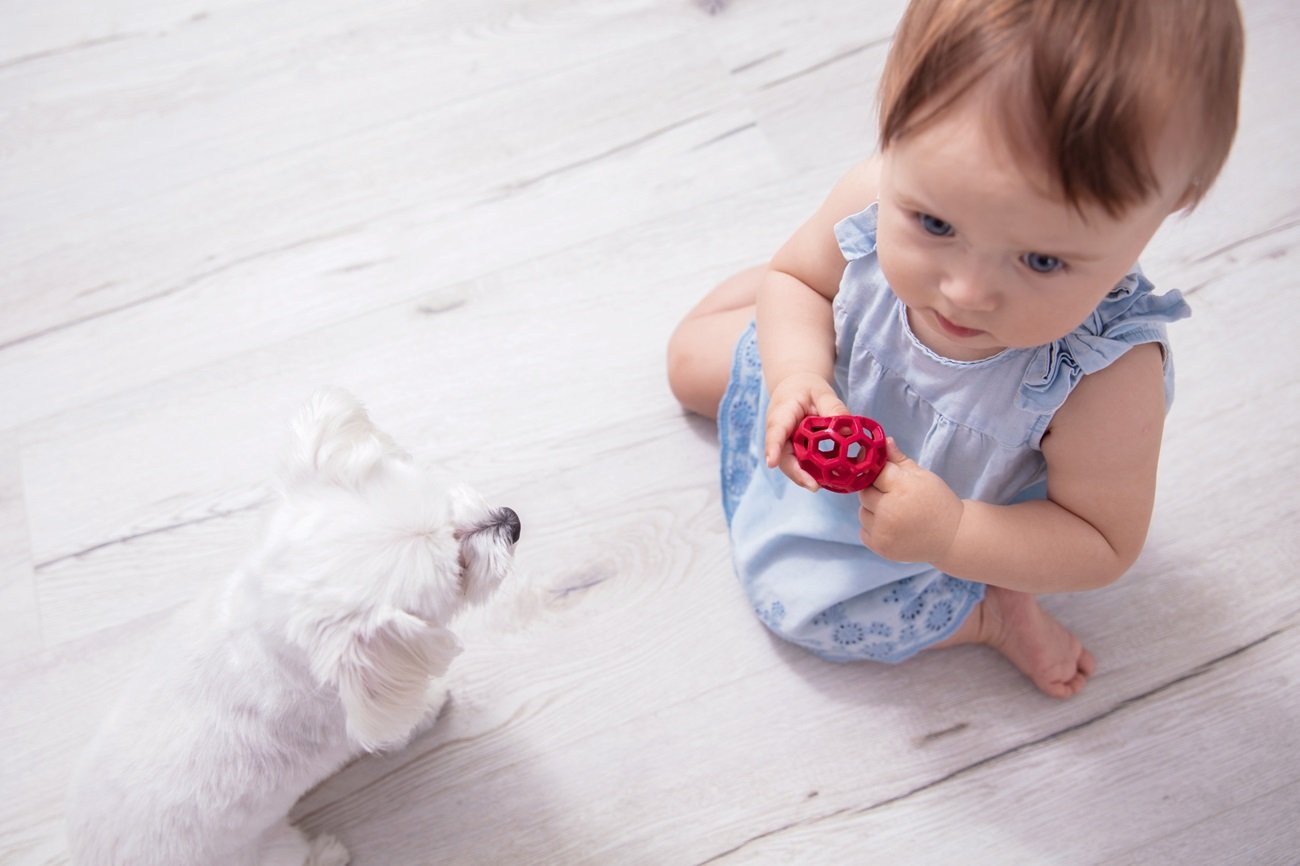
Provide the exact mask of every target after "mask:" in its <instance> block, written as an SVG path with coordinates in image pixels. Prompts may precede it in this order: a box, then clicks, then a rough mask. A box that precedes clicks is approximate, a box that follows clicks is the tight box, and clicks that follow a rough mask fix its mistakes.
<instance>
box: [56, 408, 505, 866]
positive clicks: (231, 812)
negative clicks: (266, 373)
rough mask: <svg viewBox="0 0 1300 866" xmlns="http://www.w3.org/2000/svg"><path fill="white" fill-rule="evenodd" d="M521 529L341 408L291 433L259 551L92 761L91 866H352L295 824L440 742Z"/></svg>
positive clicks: (165, 660) (74, 826) (74, 825)
mask: <svg viewBox="0 0 1300 866" xmlns="http://www.w3.org/2000/svg"><path fill="white" fill-rule="evenodd" d="M518 538H519V518H518V517H517V516H516V515H515V513H514V512H513V511H511V510H510V509H508V508H490V507H488V505H487V504H486V503H484V502H483V500H482V499H481V498H480V497H479V496H478V495H477V494H475V493H473V492H472V491H470V490H469V489H467V488H464V487H458V488H455V489H453V490H451V491H447V490H445V489H444V488H443V487H441V486H440V485H439V484H438V483H437V482H436V481H435V480H434V479H433V477H432V476H431V475H430V474H429V473H427V472H426V471H424V470H421V469H420V468H418V467H417V466H416V465H415V464H414V463H412V461H411V458H410V457H409V456H408V455H407V454H405V453H404V452H403V451H401V450H400V449H399V448H398V447H397V446H396V445H394V444H393V442H392V440H390V439H389V438H388V437H387V436H385V435H384V434H383V433H381V432H380V431H378V430H376V429H375V427H374V426H373V425H372V424H371V423H370V419H369V418H368V417H367V416H366V412H365V410H364V409H362V407H361V406H360V405H359V404H358V403H357V402H356V401H355V400H353V399H352V398H351V397H350V396H349V395H347V394H346V393H344V392H342V391H338V390H326V391H322V392H320V393H318V394H316V395H315V396H314V397H313V398H312V400H311V402H310V403H309V404H308V405H307V407H306V408H305V409H304V410H303V411H302V413H301V414H300V415H299V416H298V418H297V419H296V420H295V422H294V446H293V448H292V451H291V454H290V457H289V459H288V461H287V465H286V466H285V468H284V471H283V473H282V478H281V495H280V497H279V501H278V503H277V506H276V509H275V511H274V513H273V514H272V517H271V523H270V528H269V531H268V533H267V537H266V539H265V541H264V542H263V543H262V545H261V547H260V549H258V550H257V551H256V552H255V553H254V554H253V555H252V556H251V557H249V558H248V560H247V561H246V562H245V563H244V565H243V566H242V567H240V568H238V569H237V570H236V571H235V573H234V574H233V575H232V576H231V577H230V578H229V579H228V580H227V581H225V583H224V585H223V586H221V587H219V588H217V591H215V592H213V593H212V594H211V596H210V597H208V598H206V599H205V601H204V602H202V603H198V604H195V605H191V606H190V607H189V608H187V609H186V611H185V612H184V613H182V614H181V615H180V617H179V620H178V622H177V628H176V631H175V632H174V634H173V636H172V637H171V638H170V639H169V640H164V641H163V643H162V645H161V646H160V647H159V649H158V651H157V652H156V653H155V655H154V656H153V658H152V659H151V660H150V662H149V663H148V664H147V665H146V666H145V669H144V670H143V671H142V672H141V674H140V675H139V676H137V677H136V678H135V679H134V680H133V681H132V682H131V683H130V684H129V685H128V686H127V687H126V689H125V691H124V693H123V694H122V696H121V699H120V701H119V703H118V705H117V706H116V707H115V708H114V709H113V711H112V712H111V713H110V715H109V718H108V720H107V721H106V722H105V724H104V726H103V728H102V729H101V730H100V731H99V733H98V734H97V736H96V737H95V738H94V740H93V741H92V742H91V744H90V745H89V747H88V751H87V754H86V755H85V757H84V758H83V760H82V762H81V765H80V766H79V768H78V771H77V774H76V777H75V779H74V781H73V785H72V792H71V796H70V798H69V804H68V837H69V842H70V844H71V848H72V853H73V860H74V862H75V863H79V864H82V866H107V864H115V866H116V864H121V866H153V864H157V866H187V864H193V866H273V864H283V866H304V864H312V866H341V864H344V863H346V862H347V861H348V853H347V851H346V849H344V848H343V846H342V845H341V844H339V843H338V842H337V841H336V840H334V839H333V838H332V837H329V836H321V837H318V838H316V839H315V840H312V841H311V842H308V841H307V839H306V838H305V837H304V836H303V834H302V833H301V832H300V831H299V830H298V829H296V828H294V827H292V826H290V825H289V823H288V822H287V820H286V818H285V816H286V815H287V814H288V812H289V808H290V807H291V806H292V805H293V804H294V801H296V800H297V799H298V798H299V797H300V796H301V795H302V794H303V793H305V792H306V791H307V790H308V789H309V788H311V787H312V786H313V785H315V784H316V783H318V782H320V781H321V780H322V779H324V778H325V777H326V776H328V775H329V774H331V773H333V772H334V771H335V770H337V769H338V768H339V767H340V766H341V765H342V764H343V763H345V762H346V761H347V760H348V759H349V758H351V757H353V756H355V755H357V754H358V753H360V752H362V751H373V750H376V749H385V748H393V747H397V746H400V745H402V744H404V743H405V742H406V741H407V740H408V739H409V738H410V737H411V736H412V735H413V734H415V733H417V732H418V731H419V730H422V729H423V728H424V727H425V726H427V725H430V724H432V720H433V718H434V717H435V716H436V714H437V712H438V708H439V705H440V704H441V700H442V696H443V694H445V693H444V692H443V691H442V690H441V689H439V688H438V687H437V685H436V683H435V681H434V679H433V678H435V677H438V676H441V675H442V674H443V673H444V672H445V671H446V670H447V666H448V664H450V662H451V661H452V659H453V658H454V657H455V656H456V654H457V653H458V652H460V643H459V641H458V640H457V638H456V636H455V635H454V634H452V633H451V632H450V631H448V630H447V624H448V622H449V621H450V620H451V618H452V617H453V616H454V615H455V614H456V612H457V611H458V610H460V609H461V608H462V607H463V606H464V605H465V604H466V603H476V602H481V601H483V600H485V599H486V598H487V597H488V596H489V595H490V594H491V593H492V591H493V590H494V589H495V588H496V587H497V586H498V585H499V584H500V582H501V581H502V579H503V578H504V577H505V576H506V574H507V572H508V571H509V569H510V564H511V560H512V558H513V554H514V545H515V542H516V541H517V540H518Z"/></svg>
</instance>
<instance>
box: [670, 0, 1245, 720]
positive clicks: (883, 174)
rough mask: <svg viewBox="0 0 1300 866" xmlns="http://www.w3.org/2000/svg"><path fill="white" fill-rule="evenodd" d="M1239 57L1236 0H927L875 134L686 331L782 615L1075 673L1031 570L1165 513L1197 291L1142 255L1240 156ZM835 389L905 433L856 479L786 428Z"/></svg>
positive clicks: (1123, 552) (1060, 566)
mask: <svg viewBox="0 0 1300 866" xmlns="http://www.w3.org/2000/svg"><path fill="white" fill-rule="evenodd" d="M1241 62H1242V27H1241V21H1240V16H1239V14H1238V10H1237V7H1236V4H1235V3H1234V2H1233V0H1160V2H1151V0H1108V2H1096V0H913V2H912V3H911V4H910V6H909V7H908V9H907V11H906V13H905V15H904V17H903V20H902V22H901V24H900V26H899V29H898V32H897V34H896V36H895V39H894V44H893V47H892V49H891V50H890V53H889V57H888V60H887V61H886V65H885V69H884V73H883V76H882V79H881V85H880V106H879V110H880V116H879V126H880V148H879V152H878V153H877V154H875V155H874V156H872V157H871V158H869V159H867V160H866V161H864V162H862V163H861V164H859V165H857V166H855V167H854V168H852V169H851V170H850V171H849V172H848V174H847V175H846V176H845V177H844V178H843V179H842V180H841V181H840V182H839V183H838V184H837V185H836V187H835V188H834V189H833V190H831V192H830V195H829V196H828V197H827V199H826V201H825V202H824V203H823V204H822V206H821V208H820V209H819V210H818V211H817V212H816V213H815V214H813V216H812V217H811V218H810V219H809V220H808V221H807V222H806V223H805V224H804V225H803V226H802V227H800V228H799V229H798V230H797V231H796V232H795V233H794V235H793V236H792V237H791V238H790V239H789V240H788V241H787V242H786V243H785V245H784V246H783V247H781V249H780V250H778V251H777V253H776V255H775V257H773V259H772V260H771V262H770V263H769V264H767V265H766V266H763V267H756V268H752V269H750V270H747V271H743V272H741V273H739V274H737V275H735V276H733V277H731V278H730V279H728V280H727V281H725V282H724V283H722V284H721V285H719V286H718V287H717V288H715V289H714V290H713V291H712V292H711V293H710V294H709V295H708V296H707V297H705V298H704V300H703V301H701V302H700V304H699V305H698V306H696V307H695V309H694V310H692V311H691V312H690V313H689V314H688V315H687V317H686V319H685V320H684V321H683V322H682V323H681V324H680V325H679V326H678V328H677V330H676V332H675V333H674V334H673V336H672V339H671V341H670V343H669V349H668V367H669V371H668V372H669V382H670V385H671V387H672V390H673V393H674V394H675V395H676V397H677V398H678V400H679V401H680V402H681V403H682V405H683V406H685V407H686V408H687V409H690V410H692V411H694V412H698V413H700V414H701V415H706V416H714V415H715V414H716V416H717V418H718V425H719V438H720V441H721V445H722V486H723V504H724V508H725V511H726V516H727V520H728V524H729V527H730V532H731V541H732V552H733V558H734V562H735V567H736V571H737V573H738V576H739V578H740V581H741V584H742V585H743V587H744V590H745V592H746V594H747V595H748V596H749V599H750V602H751V603H752V605H753V607H754V610H755V612H756V613H757V614H758V616H759V617H760V618H761V619H762V621H763V622H764V623H765V624H766V625H767V626H768V627H769V628H770V629H771V630H772V631H773V632H775V633H776V634H778V635H779V636H781V637H782V638H785V639H786V640H789V641H792V642H794V643H796V644H799V645H801V646H804V647H806V648H808V649H810V650H812V651H813V652H815V653H817V654H818V655H820V656H822V657H824V658H827V659H831V660H836V661H847V660H856V659H873V660H877V661H885V662H898V661H902V660H903V659H906V658H908V657H910V656H912V655H914V654H915V653H917V652H919V651H921V650H924V649H933V648H937V647H946V646H953V645H956V644H965V643H983V644H988V645H990V646H992V647H994V648H996V649H997V650H999V651H1000V652H1001V653H1002V654H1003V655H1005V656H1006V657H1007V659H1009V660H1010V661H1011V662H1012V663H1013V664H1015V665H1016V667H1018V668H1019V669H1020V670H1021V671H1023V672H1024V673H1025V674H1026V675H1027V676H1028V677H1029V678H1030V679H1031V680H1032V681H1033V682H1034V684H1035V685H1036V686H1038V688H1039V689H1041V690H1042V691H1044V692H1046V693H1047V694H1049V695H1052V696H1055V697H1061V698H1064V697H1069V696H1071V695H1074V694H1076V693H1077V692H1078V691H1079V689H1081V688H1082V687H1083V685H1084V683H1085V682H1086V680H1087V679H1088V677H1089V676H1090V675H1091V674H1092V673H1093V671H1094V668H1095V662H1094V659H1093V657H1092V655H1091V653H1089V652H1088V650H1087V649H1085V648H1084V647H1083V645H1082V644H1081V643H1080V641H1079V640H1078V638H1076V637H1075V636H1074V635H1073V634H1071V633H1070V632H1069V631H1067V630H1066V629H1065V628H1064V627H1063V626H1062V625H1061V624H1060V623H1059V622H1057V621H1056V620H1055V619H1053V618H1052V617H1050V616H1049V615H1048V614H1047V613H1046V612H1044V611H1043V610H1042V608H1041V607H1040V606H1039V604H1038V602H1037V599H1036V596H1037V595H1038V594H1040V593H1049V592H1073V591H1079V590H1085V589H1096V588H1099V587H1103V586H1106V585H1108V584H1110V583H1111V582H1113V581H1115V580H1116V579H1117V578H1119V577H1120V575H1122V574H1123V573H1124V572H1125V571H1126V570H1127V569H1128V568H1129V566H1131V565H1132V564H1133V562H1134V560H1135V559H1136V558H1137V556H1138V553H1139V552H1140V550H1141V548H1142V545H1143V543H1144V541H1145V538H1146V533H1147V527H1148V524H1149V522H1150V518H1151V510H1152V506H1153V501H1154V497H1155V483H1156V465H1157V461H1158V458H1159V454H1160V438H1161V432H1162V428H1163V423H1164V416H1165V412H1166V411H1167V409H1168V406H1169V402H1170V400H1171V399H1172V397H1173V362H1172V357H1171V354H1170V348H1169V344H1168V341H1167V338H1166V335H1165V325H1166V323H1168V322H1172V321H1175V320H1177V319H1180V318H1182V317H1184V316H1186V315H1188V312H1189V311H1188V308H1187V305H1186V304H1185V303H1184V302H1183V300H1182V298H1181V296H1180V295H1179V294H1178V293H1177V292H1170V293H1168V294H1163V295H1159V294H1155V293H1154V292H1153V291H1152V285H1151V283H1150V282H1148V280H1147V279H1146V277H1145V276H1143V274H1142V272H1141V270H1139V269H1138V267H1137V265H1136V264H1135V262H1136V261H1137V259H1138V256H1139V254H1140V253H1141V252H1142V250H1143V248H1144V247H1145V246H1146V244H1147V243H1148V241H1150V239H1151V237H1152V236H1153V235H1154V234H1155V232H1156V229H1157V228H1158V227H1159V226H1160V224H1161V223H1162V222H1163V221H1164V219H1165V217H1166V216H1168V215H1170V214H1172V213H1174V212H1176V211H1181V210H1186V209H1188V208H1191V207H1192V206H1194V205H1195V204H1196V203H1197V202H1198V201H1200V199H1201V198H1202V197H1203V196H1204V195H1205V193H1206V191H1207V189H1208V188H1209V186H1210V184H1211V183H1212V182H1213V180H1214V178H1215V177H1216V176H1217V175H1218V173H1219V170H1220V168H1221V167H1222V166H1223V163H1224V160H1225V159H1226V158H1227V153H1228V149H1229V147H1230V145H1231V142H1232V137H1233V134H1234V132H1235V129H1236V118H1237V94H1238V86H1239V81H1240V75H1241ZM846 262H847V264H846ZM837 414H859V415H867V416H870V417H872V418H874V419H876V420H877V421H879V422H880V423H881V424H882V425H883V426H884V429H885V431H886V432H887V433H888V434H889V440H888V454H889V462H888V463H887V464H886V466H885V468H884V470H883V471H882V472H881V474H880V476H879V478H877V480H876V482H875V484H874V485H873V486H872V487H869V488H867V489H866V490H865V491H863V492H862V493H861V494H859V495H857V496H853V495H840V494H835V493H831V492H827V491H821V492H818V489H817V484H816V482H814V481H813V479H812V478H811V477H810V476H809V475H807V474H806V473H805V472H804V471H803V470H802V469H800V468H799V465H798V463H797V462H796V461H795V459H794V457H793V454H792V451H791V447H790V441H789V440H790V436H791V434H792V432H793V431H794V429H795V427H796V426H797V425H798V423H799V421H800V420H801V419H802V418H803V417H804V416H807V415H837Z"/></svg>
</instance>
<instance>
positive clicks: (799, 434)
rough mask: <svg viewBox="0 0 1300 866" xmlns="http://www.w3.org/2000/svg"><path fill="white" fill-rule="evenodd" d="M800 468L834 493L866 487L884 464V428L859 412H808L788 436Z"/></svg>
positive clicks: (850, 491)
mask: <svg viewBox="0 0 1300 866" xmlns="http://www.w3.org/2000/svg"><path fill="white" fill-rule="evenodd" d="M790 441H791V444H793V445H794V457H795V459H796V460H798V461H799V466H800V468H802V469H803V471H804V472H807V473H808V474H809V475H811V476H812V477H813V480H814V481H816V482H817V483H818V484H820V485H821V486H822V487H825V488H826V489H827V490H833V491H835V492H836V493H857V492H858V491H859V490H866V489H867V488H868V487H870V486H871V483H872V482H873V481H875V480H876V476H877V475H879V474H880V470H882V469H884V468H885V431H884V428H882V427H881V426H880V425H879V424H877V423H876V422H875V421H873V420H871V419H870V418H864V417H862V416H861V415H834V416H832V417H829V418H828V417H825V416H822V415H808V416H807V417H805V418H804V419H803V420H802V421H800V422H799V426H798V427H797V428H795V431H794V436H792V437H791V438H790Z"/></svg>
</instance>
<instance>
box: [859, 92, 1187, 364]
mask: <svg viewBox="0 0 1300 866" xmlns="http://www.w3.org/2000/svg"><path fill="white" fill-rule="evenodd" d="M991 116H995V115H994V114H993V113H992V112H990V111H989V110H988V108H987V106H985V105H983V104H982V103H981V101H980V99H979V98H978V97H977V96H968V97H965V98H964V99H963V100H962V101H961V102H960V103H959V104H958V105H956V106H955V107H954V108H952V109H951V110H949V111H948V113H947V114H945V115H943V116H942V117H940V118H939V119H937V120H935V121H934V122H933V123H931V124H930V125H928V126H925V127H922V128H921V129H920V130H919V131H916V132H913V133H911V134H909V135H907V136H905V137H904V138H902V139H901V140H899V141H897V142H895V143H894V144H893V145H892V146H891V147H889V148H888V149H887V150H886V151H885V153H884V154H883V158H882V162H881V178H880V195H879V197H880V211H879V222H878V226H877V255H878V257H879V261H880V267H881V269H882V271H883V272H884V275H885V278H886V279H887V280H889V283H890V285H891V286H892V287H893V289H894V291H895V292H896V293H897V294H898V296H899V297H900V298H901V299H902V300H903V303H904V304H906V305H907V307H908V321H909V323H910V324H911V327H912V330H913V332H914V333H915V334H916V336H917V337H918V338H919V339H920V340H921V341H922V342H923V343H925V344H926V345H927V346H928V347H930V348H931V349H933V350H934V351H935V352H937V353H939V354H940V355H943V356H945V357H949V358H953V359H955V360H977V359H979V358H985V357H988V356H990V355H993V354H996V353H997V352H999V351H1001V350H1002V349H1004V348H1008V347H1014V348H1024V347H1030V346H1039V345H1042V344H1044V343H1049V342H1051V341H1053V340H1056V339H1059V338H1060V337H1063V336H1065V335H1066V334H1068V333H1069V332H1070V331H1072V330H1074V329H1075V328H1076V327H1078V326H1079V325H1080V324H1081V323H1082V322H1083V321H1084V320H1085V319H1086V318H1087V317H1088V315H1089V313H1091V312H1092V310H1093V309H1094V308H1095V307H1096V306H1097V304H1098V303H1100V302H1101V300H1102V298H1103V297H1105V295H1106V294H1107V293H1108V292H1109V291H1110V290H1111V289H1112V288H1113V287H1114V286H1115V284H1116V283H1117V282H1118V281H1119V280H1120V278H1121V277H1123V276H1124V274H1125V273H1127V272H1128V270H1129V268H1131V267H1132V266H1133V264H1134V262H1136V261H1137V259H1138V255H1139V254H1140V253H1141V252H1142V249H1143V248H1144V247H1145V246H1146V245H1147V242H1148V241H1149V240H1150V239H1151V236H1152V235H1154V234H1155V231H1156V229H1157V228H1159V226H1160V223H1161V222H1162V221H1163V220H1164V218H1165V216H1166V215H1168V214H1169V213H1170V212H1171V211H1173V210H1175V209H1176V208H1177V206H1178V199H1179V198H1181V194H1182V191H1183V190H1184V189H1185V186H1186V184H1185V183H1180V178H1178V177H1175V176H1166V175H1165V174H1162V173H1160V170H1159V166H1158V167H1157V175H1158V178H1159V180H1160V182H1161V189H1162V190H1172V191H1173V192H1170V193H1168V194H1166V193H1163V192H1162V193H1161V194H1159V195H1157V196H1156V197H1154V198H1152V199H1149V200H1148V201H1145V202H1143V203H1141V204H1140V205H1135V206H1133V207H1131V208H1130V209H1129V210H1128V211H1127V212H1126V213H1125V214H1124V215H1123V216H1122V217H1119V218H1116V217H1112V216H1110V215H1109V214H1107V213H1106V211H1105V210H1104V209H1102V208H1101V207H1098V206H1085V207H1084V209H1083V214H1082V215H1081V214H1080V213H1079V212H1078V211H1077V210H1076V209H1075V208H1074V207H1073V206H1072V205H1068V204H1066V203H1064V202H1062V201H1059V200H1058V199H1057V198H1056V197H1055V196H1054V195H1053V194H1052V193H1051V191H1050V186H1049V184H1048V182H1047V175H1046V173H1045V170H1044V169H1042V168H1041V167H1039V166H1034V165H1026V164H1025V161H1024V160H1023V159H1020V158H1018V157H1017V156H1016V155H1015V153H1014V152H1013V151H1012V150H1011V149H1010V148H1009V146H1008V145H1007V144H1006V142H1005V139H1004V138H1003V137H1002V136H1000V135H997V134H996V133H994V134H990V131H989V130H988V125H989V123H988V121H987V120H986V118H988V117H991ZM1161 155H1162V156H1164V157H1170V156H1171V155H1170V154H1165V153H1162V154H1161ZM1177 156H1178V155H1177V154H1174V155H1172V157H1174V158H1166V159H1165V164H1169V165H1173V164H1178V163H1179V162H1181V160H1179V159H1177V158H1176V157H1177Z"/></svg>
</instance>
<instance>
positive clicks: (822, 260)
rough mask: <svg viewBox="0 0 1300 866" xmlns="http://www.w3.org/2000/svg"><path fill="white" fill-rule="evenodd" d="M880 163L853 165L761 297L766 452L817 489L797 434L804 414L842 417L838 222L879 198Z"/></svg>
mask: <svg viewBox="0 0 1300 866" xmlns="http://www.w3.org/2000/svg"><path fill="white" fill-rule="evenodd" d="M878 174H879V169H878V166H877V164H876V161H875V159H874V158H873V159H869V160H867V161H865V162H863V163H860V164H859V165H857V166H854V167H853V168H852V169H851V170H850V171H849V173H848V174H846V175H845V176H844V177H843V179H841V180H840V182H839V183H838V184H836V186H835V188H834V189H833V190H831V193H830V195H829V196H827V198H826V201H824V202H823V203H822V205H821V207H820V208H818V210H817V212H816V213H815V214H813V216H812V217H811V218H810V219H809V220H808V221H807V222H806V223H804V224H803V225H802V226H800V227H799V229H798V231H796V232H795V233H794V235H793V236H791V238H790V239H789V240H788V241H786V243H785V245H784V246H782V247H781V249H780V250H778V251H777V253H776V255H775V256H774V257H773V258H772V261H771V263H770V264H769V266H768V269H767V273H766V274H765V275H764V277H763V283H762V286H761V287H760V288H759V291H758V309H757V314H756V318H757V323H758V346H759V352H760V354H761V355H762V358H763V378H764V380H765V381H766V383H767V388H768V392H769V393H770V394H771V399H770V402H769V406H768V415H767V431H766V442H765V451H766V457H767V465H768V466H776V465H778V464H779V465H780V466H781V469H782V471H784V472H785V473H786V475H788V476H789V477H790V478H791V479H792V480H793V481H794V482H795V483H797V484H800V485H802V486H804V487H807V488H809V489H816V487H817V483H816V482H815V481H813V480H812V478H811V477H810V476H809V475H808V474H807V473H806V472H804V471H803V470H802V469H800V468H799V464H798V463H797V462H796V461H795V460H794V456H793V454H792V453H791V450H790V444H789V440H790V435H791V434H792V433H793V432H794V428H795V426H796V425H798V423H799V422H800V421H801V420H802V419H803V418H804V416H805V415H840V414H847V413H848V409H847V408H846V407H845V406H844V404H843V403H842V402H841V401H840V399H839V397H838V396H837V395H836V394H835V389H834V388H833V387H832V385H831V380H832V378H833V376H834V372H835V325H834V320H833V317H832V313H831V302H832V300H833V299H834V297H835V294H836V292H838V291H839V285H840V277H841V276H842V275H843V273H844V256H843V254H842V253H841V252H840V247H839V243H838V242H837V241H836V238H835V223H837V222H839V221H840V220H841V219H843V218H844V217H846V216H848V215H849V214H853V213H857V212H858V211H860V210H862V209H863V208H864V207H866V206H867V205H869V204H870V203H871V202H872V201H874V200H875V197H876V183H877V181H876V178H877V176H878Z"/></svg>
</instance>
